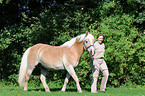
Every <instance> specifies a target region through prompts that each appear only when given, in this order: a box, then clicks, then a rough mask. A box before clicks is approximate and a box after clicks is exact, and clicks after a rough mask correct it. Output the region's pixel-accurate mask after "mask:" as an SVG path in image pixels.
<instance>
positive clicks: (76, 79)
mask: <svg viewBox="0 0 145 96" xmlns="http://www.w3.org/2000/svg"><path fill="white" fill-rule="evenodd" d="M65 68H66V70H67V71H68V73H69V74H70V75H71V76H72V77H73V79H74V80H75V82H76V85H77V89H78V92H80V93H81V92H82V89H81V87H80V84H79V79H78V77H77V75H76V73H75V70H74V68H73V66H71V65H69V66H65Z"/></svg>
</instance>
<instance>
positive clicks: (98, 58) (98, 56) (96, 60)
mask: <svg viewBox="0 0 145 96" xmlns="http://www.w3.org/2000/svg"><path fill="white" fill-rule="evenodd" d="M102 41H103V35H102V34H99V35H98V36H97V41H96V42H95V43H94V48H95V55H94V56H93V58H92V60H91V67H92V73H93V79H92V83H91V92H92V93H97V88H96V85H97V79H98V76H99V70H100V71H101V72H102V73H103V78H102V81H101V87H100V91H105V88H106V84H107V80H108V76H109V72H108V67H107V65H106V62H105V60H104V52H105V45H104V43H103V42H102Z"/></svg>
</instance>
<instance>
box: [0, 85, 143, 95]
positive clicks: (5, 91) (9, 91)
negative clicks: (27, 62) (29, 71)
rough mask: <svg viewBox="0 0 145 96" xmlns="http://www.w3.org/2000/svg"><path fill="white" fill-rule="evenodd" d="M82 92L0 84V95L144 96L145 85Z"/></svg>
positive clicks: (69, 89) (87, 89)
mask: <svg viewBox="0 0 145 96" xmlns="http://www.w3.org/2000/svg"><path fill="white" fill-rule="evenodd" d="M82 89H83V93H78V92H77V89H76V88H72V87H71V88H70V87H67V90H66V92H61V91H60V90H61V87H56V86H51V87H50V90H51V92H50V93H49V92H45V91H44V88H43V86H40V87H33V86H29V87H28V91H23V88H22V87H19V86H14V85H2V84H0V96H145V87H133V88H132V87H125V86H123V87H119V88H110V87H107V91H106V92H100V91H99V90H98V93H91V92H90V88H82Z"/></svg>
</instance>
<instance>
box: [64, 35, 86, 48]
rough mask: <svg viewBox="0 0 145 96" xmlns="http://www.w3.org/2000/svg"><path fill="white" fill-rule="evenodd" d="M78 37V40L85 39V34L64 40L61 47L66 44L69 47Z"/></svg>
mask: <svg viewBox="0 0 145 96" xmlns="http://www.w3.org/2000/svg"><path fill="white" fill-rule="evenodd" d="M78 37H79V38H80V40H79V42H81V41H83V40H84V39H85V34H81V35H79V36H77V37H75V38H72V39H71V40H70V41H67V42H65V43H64V44H63V45H61V46H62V47H64V46H67V47H69V48H70V47H71V46H72V45H73V44H74V43H75V42H76V38H78Z"/></svg>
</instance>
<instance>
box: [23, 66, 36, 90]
mask: <svg viewBox="0 0 145 96" xmlns="http://www.w3.org/2000/svg"><path fill="white" fill-rule="evenodd" d="M33 69H34V67H32V68H28V69H27V72H26V76H25V86H24V90H25V91H27V85H28V80H29V77H30V75H31V73H32V71H33Z"/></svg>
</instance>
